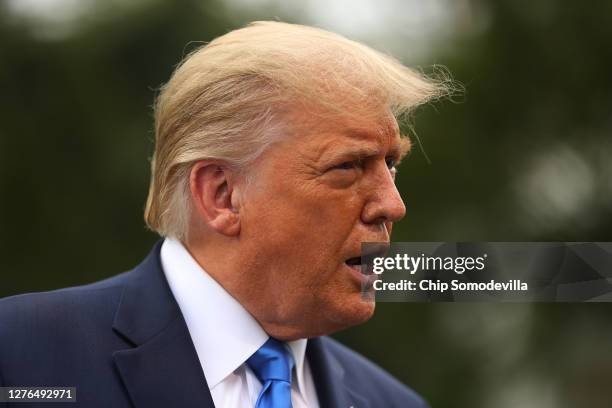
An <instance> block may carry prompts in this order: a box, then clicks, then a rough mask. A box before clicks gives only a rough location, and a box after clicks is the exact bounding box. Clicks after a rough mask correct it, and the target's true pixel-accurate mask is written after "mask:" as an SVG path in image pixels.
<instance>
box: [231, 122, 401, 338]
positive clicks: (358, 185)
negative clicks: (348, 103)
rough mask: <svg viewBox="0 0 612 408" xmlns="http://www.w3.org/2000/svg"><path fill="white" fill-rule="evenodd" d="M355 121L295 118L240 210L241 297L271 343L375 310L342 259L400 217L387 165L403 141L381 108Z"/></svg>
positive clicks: (384, 234)
mask: <svg viewBox="0 0 612 408" xmlns="http://www.w3.org/2000/svg"><path fill="white" fill-rule="evenodd" d="M370 113H371V112H370ZM355 116H356V117H357V119H355V118H352V119H338V118H335V119H331V118H326V119H323V118H322V119H320V120H318V119H316V117H315V118H314V119H315V120H313V116H312V115H311V114H310V115H309V114H307V113H305V112H301V113H300V114H298V115H295V116H294V117H293V121H295V123H301V124H302V125H301V126H299V128H297V130H295V133H294V134H291V135H287V136H286V137H284V138H283V140H282V141H280V142H278V143H276V144H274V145H273V146H272V147H270V148H269V150H267V151H266V152H265V153H264V154H263V155H262V157H261V158H260V160H259V161H258V162H257V163H256V165H255V168H254V173H255V174H254V181H253V183H252V185H251V186H249V188H248V190H247V192H246V194H245V200H244V204H243V207H242V208H241V231H240V238H239V239H240V240H241V241H242V250H241V257H242V258H243V265H244V267H245V270H244V271H242V273H243V277H244V282H245V283H244V284H245V285H246V287H248V296H246V298H247V299H242V300H243V303H244V304H245V306H246V307H247V309H248V310H249V311H250V312H251V313H252V314H253V315H254V316H255V317H256V318H257V319H258V320H259V321H260V323H261V324H262V325H263V326H264V328H266V329H267V330H268V332H269V333H270V334H272V335H274V336H276V337H280V338H285V339H291V338H297V337H304V336H316V335H320V334H325V333H330V332H333V331H336V330H340V329H343V328H346V327H349V326H352V325H355V324H359V323H362V322H364V321H366V320H367V319H369V318H370V317H371V316H372V314H373V312H374V302H371V301H370V302H367V301H364V300H362V295H361V287H362V283H363V280H364V279H367V278H365V276H364V275H362V274H361V273H360V272H359V268H358V267H351V266H350V264H351V261H349V260H350V259H351V258H355V257H359V256H360V253H361V243H362V242H388V241H389V234H390V233H391V226H392V223H393V222H394V221H397V220H399V219H401V218H402V217H403V216H404V214H405V207H404V204H403V202H402V199H401V197H400V195H399V193H398V191H397V189H396V187H395V183H394V179H395V168H394V166H395V164H397V162H398V161H399V159H400V158H401V155H402V153H403V152H405V151H406V150H407V146H406V145H407V144H408V142H407V140H405V139H400V137H399V130H398V127H397V122H396V121H395V118H394V117H393V116H392V115H391V114H390V113H389V112H388V111H386V110H381V111H380V114H379V115H375V117H371V116H372V115H369V116H368V117H369V118H368V119H364V117H366V116H364V115H361V117H360V116H358V115H355ZM317 121H318V122H317ZM303 124H308V125H306V126H304V125H303ZM347 261H349V262H348V264H347Z"/></svg>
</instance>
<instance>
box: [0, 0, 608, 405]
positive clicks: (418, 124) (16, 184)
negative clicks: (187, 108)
mask: <svg viewBox="0 0 612 408" xmlns="http://www.w3.org/2000/svg"><path fill="white" fill-rule="evenodd" d="M256 19H280V20H282V21H288V22H298V23H305V24H312V25H317V26H320V27H322V28H326V29H329V30H332V31H336V32H339V33H341V34H345V35H347V36H349V37H351V38H353V39H357V40H360V41H363V42H365V43H367V44H370V45H372V46H374V47H375V48H378V49H380V50H383V51H386V52H389V53H392V54H393V55H395V56H396V57H398V58H399V59H401V60H402V61H404V62H405V63H407V64H408V65H411V66H417V67H423V68H424V69H425V70H426V71H427V69H428V68H427V67H431V66H432V65H434V64H441V65H444V66H446V67H448V69H449V70H450V71H451V72H452V73H453V75H454V77H455V79H457V80H458V81H460V82H461V83H462V84H463V85H464V86H465V87H466V92H465V93H464V95H463V96H461V97H458V98H456V100H454V101H446V102H442V103H437V104H435V105H434V106H426V107H424V108H422V109H420V111H419V113H418V114H417V115H416V119H415V122H414V124H415V128H416V131H417V133H418V135H419V138H420V140H421V142H422V144H423V146H424V151H425V152H426V154H427V156H428V157H429V161H428V160H427V159H426V157H425V154H424V153H423V151H422V150H421V149H415V150H414V152H413V153H412V155H411V156H410V158H409V159H408V160H406V161H405V162H404V164H402V167H401V168H400V173H399V177H398V185H399V188H400V191H401V193H402V195H403V197H404V200H405V202H406V205H407V208H408V211H407V216H406V218H405V219H404V220H403V221H402V222H401V223H399V224H397V226H396V229H395V230H394V233H395V236H394V240H396V241H452V240H463V241H470V240H472V241H612V205H611V203H612V137H611V136H612V2H610V1H605V0H597V1H591V2H588V3H585V2H569V1H565V2H561V1H560V0H557V1H554V0H538V1H537V2H535V1H532V2H520V1H510V0H377V1H365V0H353V1H348V0H342V1H331V2H326V1H323V0H309V1H300V2H297V1H296V2H288V1H281V0H197V1H196V0H132V1H128V0H99V1H98V0H0V91H1V92H0V229H1V232H2V233H1V234H0V251H1V252H0V274H1V275H0V282H1V283H0V297H2V296H8V295H12V294H17V293H22V292H30V291H40V290H49V289H55V288H60V287H64V286H68V285H76V284H83V283H88V282H92V281H95V280H98V279H102V278H105V277H108V276H111V275H113V274H116V273H118V272H120V271H123V270H127V269H130V268H131V267H132V266H134V265H136V264H137V263H138V262H139V261H140V260H141V259H142V258H143V257H144V256H145V255H146V253H147V252H148V251H149V249H150V247H151V245H152V244H153V243H154V242H155V241H156V240H157V237H156V236H155V235H154V234H152V233H150V232H148V231H147V230H146V229H145V227H144V222H143V221H142V211H143V207H144V202H145V198H146V193H147V187H148V177H149V170H148V158H149V157H150V155H151V152H152V148H153V144H152V140H153V133H152V129H153V125H152V111H151V105H152V102H153V98H154V95H155V89H156V88H157V87H159V85H161V84H162V83H163V82H164V81H166V80H167V79H168V78H169V76H170V73H171V72H172V70H173V67H174V66H175V65H176V64H177V63H178V61H180V59H181V58H182V57H183V56H184V55H185V54H186V53H187V52H189V51H190V50H192V49H193V48H195V47H197V46H198V45H199V44H201V43H202V42H204V41H208V40H210V39H212V38H214V37H215V36H217V35H220V34H223V33H225V32H227V31H229V30H231V29H234V28H237V27H240V26H243V25H244V24H246V23H247V22H248V21H251V20H256ZM336 337H338V338H339V339H340V340H341V341H343V342H345V343H346V344H348V345H350V346H352V347H353V348H355V349H357V350H358V351H360V352H362V353H364V354H365V355H367V356H369V357H370V358H372V359H373V360H375V361H377V362H378V363H379V364H380V365H382V366H383V367H385V368H386V369H387V370H389V371H391V372H392V373H393V374H394V375H396V376H397V377H399V378H400V379H401V380H402V381H404V382H406V383H407V384H409V385H410V386H412V387H413V388H414V389H415V390H417V391H418V392H419V393H421V394H422V395H423V396H424V397H425V398H426V399H427V400H429V402H430V403H431V404H432V406H433V407H434V408H442V407H469V408H479V407H483V408H515V407H520V408H531V407H533V408H536V407H537V408H549V407H550V408H552V407H580V408H584V407H610V406H612V389H611V387H610V384H611V383H612V305H607V304H541V305H527V304H395V303H394V304H379V305H378V311H377V314H376V316H375V317H374V318H373V319H372V320H371V321H370V322H369V323H367V324H365V325H363V326H360V327H356V328H353V329H350V330H347V331H345V332H342V333H339V334H338V335H337V336H336Z"/></svg>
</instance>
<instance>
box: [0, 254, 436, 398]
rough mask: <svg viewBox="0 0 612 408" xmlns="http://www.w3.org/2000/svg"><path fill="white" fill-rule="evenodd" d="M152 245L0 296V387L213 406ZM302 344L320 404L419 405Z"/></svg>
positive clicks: (376, 376)
mask: <svg viewBox="0 0 612 408" xmlns="http://www.w3.org/2000/svg"><path fill="white" fill-rule="evenodd" d="M160 246H161V242H160V243H158V244H157V245H156V246H155V247H154V249H153V250H152V251H151V253H150V254H149V255H148V256H147V258H146V259H145V260H144V261H143V262H142V263H141V264H140V265H138V266H137V267H136V268H135V269H133V270H132V271H129V272H125V273H122V274H120V275H117V276H115V277H112V278H110V279H107V280H104V281H101V282H98V283H94V284H91V285H87V286H80V287H75V288H68V289H62V290H57V291H53V292H45V293H35V294H26V295H20V296H14V297H9V298H5V299H2V300H0V386H65V387H76V388H77V390H76V391H77V392H76V398H77V403H76V404H68V405H66V403H64V404H60V403H57V404H54V403H41V404H40V406H41V407H45V408H51V407H53V406H81V407H92V408H93V407H113V408H121V407H137V408H155V407H163V408H168V407H185V408H187V407H193V408H196V407H197V408H207V407H214V404H213V400H212V398H211V395H210V392H209V390H208V386H207V384H206V379H205V378H204V373H203V371H202V368H201V366H200V363H199V360H198V357H197V354H196V351H195V348H194V346H193V343H192V341H191V338H190V336H189V331H188V329H187V326H186V325H185V321H184V319H183V316H182V314H181V311H180V309H179V307H178V305H177V303H176V301H175V299H174V297H173V295H172V292H171V291H170V288H169V287H168V284H167V282H166V279H165V276H164V273H163V271H162V267H161V263H160V256H159V250H160ZM211 335H214V333H211ZM307 344H308V345H307V348H306V358H308V361H309V363H310V366H311V370H312V375H313V379H314V381H315V387H316V390H317V395H318V398H319V403H320V406H321V408H327V407H333V408H336V407H338V408H349V407H351V406H353V407H355V408H367V407H370V408H382V407H402V408H423V407H426V406H427V405H426V404H425V402H424V401H423V400H422V399H421V398H420V397H419V396H418V395H416V394H415V393H414V392H413V391H412V390H410V389H409V388H407V387H406V386H404V385H403V384H401V383H400V382H398V381H397V380H396V379H394V378H393V377H391V376H390V375H389V374H387V373H386V372H384V371H383V370H382V369H380V368H379V367H377V366H376V365H374V364H373V363H371V362H370V361H368V360H366V359H365V358H364V357H362V356H360V355H358V354H357V353H355V352H353V351H351V350H349V349H348V348H346V347H344V346H342V345H341V344H339V343H338V342H336V341H334V340H332V339H330V338H328V337H319V338H313V339H309V340H308V343H307ZM9 405H11V404H3V403H0V407H8V406H9ZM34 405H36V404H27V403H20V404H15V406H21V407H25V406H34ZM11 406H12V405H11Z"/></svg>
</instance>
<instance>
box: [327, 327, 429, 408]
mask: <svg viewBox="0 0 612 408" xmlns="http://www.w3.org/2000/svg"><path fill="white" fill-rule="evenodd" d="M321 340H322V342H323V344H324V346H325V348H326V350H328V352H329V353H330V354H331V355H332V356H333V357H335V358H336V359H337V360H338V362H339V363H340V364H341V365H342V368H343V369H344V371H345V378H346V381H347V382H348V383H349V384H350V385H351V388H353V389H356V390H375V394H374V395H372V394H371V393H369V396H371V397H374V398H376V401H377V403H376V406H385V407H414V408H428V407H429V405H428V404H427V402H425V400H424V399H423V398H421V396H420V395H418V394H417V393H416V392H415V391H413V390H412V389H411V388H409V387H407V386H406V385H404V384H402V383H401V382H400V381H398V380H397V379H396V378H395V377H393V376H392V375H391V374H389V373H388V372H387V371H385V370H383V369H382V368H381V367H379V366H378V365H376V364H374V363H373V362H372V361H370V360H368V359H367V358H365V357H364V356H362V355H361V354H359V353H357V352H355V351H353V350H351V349H350V348H348V347H346V346H344V345H342V344H341V343H339V342H338V341H336V340H334V339H332V338H330V337H322V338H321Z"/></svg>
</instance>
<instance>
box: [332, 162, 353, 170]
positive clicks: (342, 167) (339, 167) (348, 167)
mask: <svg viewBox="0 0 612 408" xmlns="http://www.w3.org/2000/svg"><path fill="white" fill-rule="evenodd" d="M359 166H360V163H359V162H357V161H347V162H342V163H340V164H337V165H335V166H333V167H332V168H331V169H330V170H353V169H356V168H358V167H359Z"/></svg>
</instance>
